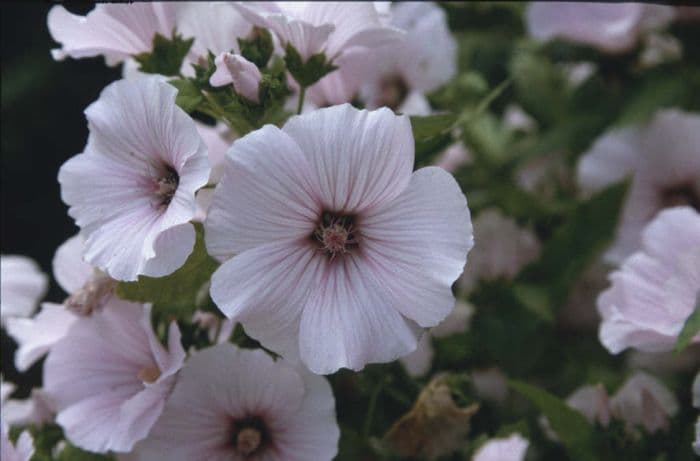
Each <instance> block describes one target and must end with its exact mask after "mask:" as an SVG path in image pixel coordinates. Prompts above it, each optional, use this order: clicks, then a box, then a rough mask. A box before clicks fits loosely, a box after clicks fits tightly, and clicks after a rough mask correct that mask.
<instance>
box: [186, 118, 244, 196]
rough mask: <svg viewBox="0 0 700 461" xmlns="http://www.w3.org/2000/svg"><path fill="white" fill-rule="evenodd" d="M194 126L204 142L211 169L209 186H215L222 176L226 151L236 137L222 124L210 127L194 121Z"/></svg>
mask: <svg viewBox="0 0 700 461" xmlns="http://www.w3.org/2000/svg"><path fill="white" fill-rule="evenodd" d="M194 124H195V126H196V127H197V132H198V133H199V136H201V138H202V141H204V144H206V146H207V153H208V155H209V166H210V167H211V173H210V174H209V184H217V183H218V182H219V181H220V180H221V177H222V176H223V175H224V157H225V155H226V151H227V150H228V149H229V147H231V144H232V143H233V141H235V140H236V139H237V138H238V136H236V134H235V133H233V132H232V131H231V130H230V129H228V128H227V127H226V125H224V124H223V123H219V124H217V125H216V126H211V125H205V124H204V123H202V122H199V121H197V120H195V122H194ZM200 192H201V190H200Z"/></svg>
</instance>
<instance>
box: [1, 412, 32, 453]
mask: <svg viewBox="0 0 700 461" xmlns="http://www.w3.org/2000/svg"><path fill="white" fill-rule="evenodd" d="M8 431H9V428H8V427H7V425H6V424H5V423H4V422H3V423H2V433H1V434H0V459H2V461H29V460H30V459H31V458H32V456H33V455H34V440H33V439H32V436H31V435H30V434H29V431H22V433H21V434H20V435H19V439H17V444H16V445H15V444H13V443H12V442H11V441H10V439H9V436H8Z"/></svg>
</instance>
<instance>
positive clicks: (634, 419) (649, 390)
mask: <svg viewBox="0 0 700 461" xmlns="http://www.w3.org/2000/svg"><path fill="white" fill-rule="evenodd" d="M610 409H611V412H612V414H613V416H615V417H616V418H619V419H621V420H623V421H625V423H627V426H628V428H629V429H630V430H632V428H634V427H635V426H642V427H644V428H645V429H646V430H647V431H648V432H649V433H653V432H656V431H658V430H663V431H666V430H668V429H669V427H670V421H669V418H670V417H672V416H675V414H676V413H678V401H677V400H676V397H675V396H674V395H673V394H672V393H671V391H669V390H668V388H667V387H666V386H664V384H663V383H662V382H661V381H659V380H658V379H656V378H654V377H653V376H651V375H649V374H647V373H644V372H642V371H638V372H636V373H635V374H634V375H632V376H631V377H630V378H629V379H628V380H627V381H625V384H624V385H623V386H622V387H620V388H619V389H618V390H617V393H615V395H613V396H612V397H611V399H610Z"/></svg>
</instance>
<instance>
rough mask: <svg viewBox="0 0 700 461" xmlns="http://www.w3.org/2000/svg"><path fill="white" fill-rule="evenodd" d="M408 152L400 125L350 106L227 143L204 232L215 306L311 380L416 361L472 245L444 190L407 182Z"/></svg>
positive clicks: (430, 179)
mask: <svg viewBox="0 0 700 461" xmlns="http://www.w3.org/2000/svg"><path fill="white" fill-rule="evenodd" d="M413 146H414V141H413V135H412V131H411V125H410V122H409V120H408V117H405V116H396V115H394V113H393V112H391V111H390V110H388V109H381V110H377V111H373V112H370V111H366V110H363V111H360V110H357V109H355V108H353V107H352V106H350V105H349V104H344V105H341V106H334V107H331V108H327V109H320V110H317V111H315V112H312V113H310V114H307V115H302V116H297V117H292V118H291V119H290V120H289V121H288V122H287V123H286V125H285V126H284V128H283V129H281V130H280V129H278V128H276V127H274V126H272V125H266V126H265V127H263V128H262V129H260V130H257V131H255V132H253V133H251V134H249V135H247V136H245V137H244V138H241V139H239V140H238V141H236V142H235V143H234V145H233V146H232V148H231V150H230V151H229V155H228V158H227V163H226V173H225V175H224V178H223V179H222V181H221V182H220V183H219V186H218V187H217V189H216V192H215V193H214V201H213V203H212V206H211V208H210V210H209V215H208V217H207V221H206V222H205V237H206V244H207V248H208V250H209V252H210V254H212V255H213V256H214V257H217V258H219V259H221V260H224V261H225V262H224V263H223V264H222V265H221V267H219V269H217V271H216V272H215V273H214V275H213V277H212V287H211V295H212V299H213V300H214V301H215V303H216V304H217V306H218V307H219V308H220V309H221V310H222V311H223V312H224V313H225V314H226V315H227V316H228V317H231V318H233V319H234V320H236V321H240V322H241V323H242V325H243V327H244V328H245V330H246V332H247V333H248V334H249V335H251V336H252V337H254V338H255V339H257V340H259V341H260V342H261V343H262V344H263V345H265V347H268V348H271V349H272V350H274V351H276V352H279V353H280V354H281V355H283V356H284V357H285V358H288V359H296V358H297V357H299V356H300V357H301V360H302V361H303V362H304V363H305V364H306V365H307V366H308V367H309V368H310V369H311V370H313V371H314V372H317V373H331V372H333V371H335V370H337V369H338V368H340V367H347V368H351V369H355V370H358V369H361V368H362V367H363V366H364V365H365V364H367V363H370V362H387V361H392V360H395V359H397V358H398V357H400V356H403V355H406V354H407V353H409V352H411V351H412V350H414V349H415V348H416V340H417V338H418V337H419V336H420V334H421V332H422V329H421V327H422V328H427V327H431V326H435V325H437V324H438V323H440V322H441V321H442V320H443V319H444V318H445V317H447V315H448V314H449V313H450V312H451V311H452V309H453V307H454V304H455V298H454V296H453V295H452V291H451V288H450V287H451V285H452V283H453V282H454V281H455V279H456V278H457V277H459V274H460V273H461V271H462V269H463V267H464V263H465V261H466V254H467V252H468V251H469V249H470V248H471V246H472V236H471V220H470V217H469V210H468V208H467V202H466V199H465V197H464V195H463V194H462V192H461V191H460V189H459V186H458V185H457V183H456V181H455V180H454V178H453V177H452V176H451V175H450V174H449V173H447V172H445V171H444V170H442V169H441V168H437V167H428V168H423V169H421V170H418V171H416V172H415V173H413V174H411V170H412V168H413V162H414V152H413V149H414V147H413ZM234 255H236V257H235V258H232V257H233V256H234ZM231 258H232V259H231Z"/></svg>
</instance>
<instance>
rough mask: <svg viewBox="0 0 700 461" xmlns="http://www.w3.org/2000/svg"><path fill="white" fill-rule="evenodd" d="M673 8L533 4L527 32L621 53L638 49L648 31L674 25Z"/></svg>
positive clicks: (530, 7) (529, 12)
mask: <svg viewBox="0 0 700 461" xmlns="http://www.w3.org/2000/svg"><path fill="white" fill-rule="evenodd" d="M674 17H675V11H674V9H673V8H672V7H670V6H665V5H652V4H644V3H592V2H532V3H530V5H529V6H528V10H527V19H526V21H527V29H528V32H529V34H530V35H531V36H532V37H534V38H535V39H537V40H541V41H548V40H552V39H554V38H560V39H563V40H566V41H570V42H574V43H580V44H583V45H589V46H593V47H596V48H599V49H600V50H601V51H604V52H607V53H621V52H625V51H628V50H630V49H631V48H632V47H634V46H635V45H636V44H637V43H638V41H639V39H640V37H641V36H642V35H644V34H645V33H646V32H648V31H650V30H654V29H659V28H661V27H664V26H666V25H667V24H668V23H670V22H671V21H672V20H673V19H674Z"/></svg>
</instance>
